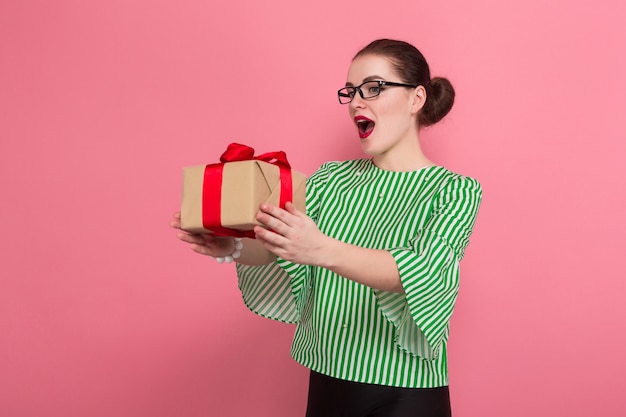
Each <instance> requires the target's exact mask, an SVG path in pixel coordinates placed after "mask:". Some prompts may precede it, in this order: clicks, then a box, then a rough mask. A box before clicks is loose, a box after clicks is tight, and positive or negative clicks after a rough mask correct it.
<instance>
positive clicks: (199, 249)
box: [189, 243, 215, 256]
mask: <svg viewBox="0 0 626 417" xmlns="http://www.w3.org/2000/svg"><path fill="white" fill-rule="evenodd" d="M189 247H190V248H191V250H192V251H194V252H196V253H199V254H202V255H207V256H215V252H214V251H213V250H212V249H211V248H209V247H208V246H205V245H197V244H195V243H192V244H191V245H189Z"/></svg>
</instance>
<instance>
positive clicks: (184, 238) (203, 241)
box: [176, 232, 207, 246]
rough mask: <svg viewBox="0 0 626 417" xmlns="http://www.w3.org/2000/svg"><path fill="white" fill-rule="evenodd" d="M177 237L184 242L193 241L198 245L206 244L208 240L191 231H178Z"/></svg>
mask: <svg viewBox="0 0 626 417" xmlns="http://www.w3.org/2000/svg"><path fill="white" fill-rule="evenodd" d="M176 237H177V238H179V239H180V240H182V241H183V242H187V243H193V244H197V245H203V246H204V245H206V243H207V241H206V239H205V238H204V236H202V235H195V234H190V233H182V232H181V233H177V234H176Z"/></svg>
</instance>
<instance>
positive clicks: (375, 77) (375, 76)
mask: <svg viewBox="0 0 626 417" xmlns="http://www.w3.org/2000/svg"><path fill="white" fill-rule="evenodd" d="M384 79H385V78H384V77H381V76H380V75H370V76H369V77H365V78H363V82H364V83H366V82H368V81H378V80H384ZM346 87H354V84H352V83H346Z"/></svg>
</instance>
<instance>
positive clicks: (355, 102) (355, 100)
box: [349, 89, 365, 109]
mask: <svg viewBox="0 0 626 417" xmlns="http://www.w3.org/2000/svg"><path fill="white" fill-rule="evenodd" d="M361 94H362V93H361V90H360V89H359V90H358V91H357V92H356V94H355V95H354V97H352V101H351V102H350V104H349V105H350V108H352V109H362V108H363V107H365V99H364V98H363V96H362V95H361Z"/></svg>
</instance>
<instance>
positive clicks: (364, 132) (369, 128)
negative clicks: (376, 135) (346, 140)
mask: <svg viewBox="0 0 626 417" xmlns="http://www.w3.org/2000/svg"><path fill="white" fill-rule="evenodd" d="M354 123H356V127H357V128H358V129H359V137H360V138H361V139H365V138H366V137H368V136H369V135H371V134H372V132H373V131H374V125H376V123H375V122H374V121H373V120H372V119H368V118H367V117H365V116H355V117H354Z"/></svg>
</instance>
